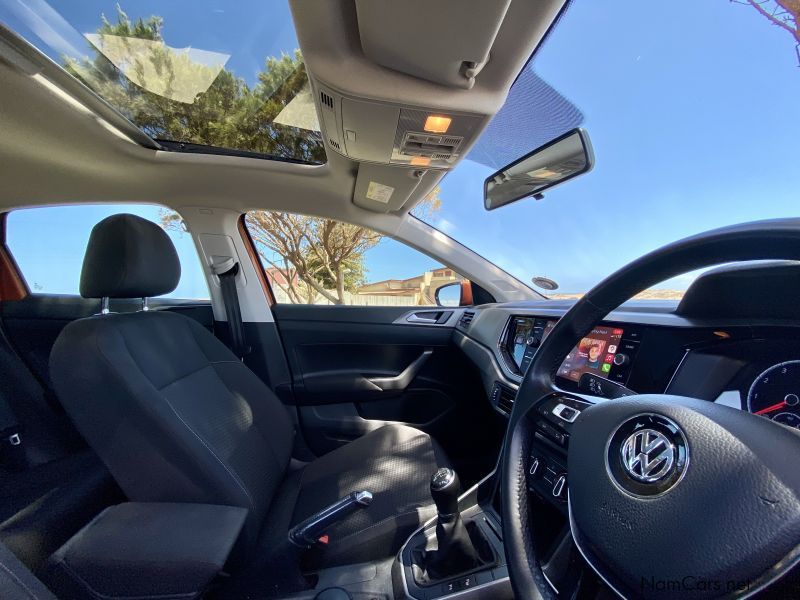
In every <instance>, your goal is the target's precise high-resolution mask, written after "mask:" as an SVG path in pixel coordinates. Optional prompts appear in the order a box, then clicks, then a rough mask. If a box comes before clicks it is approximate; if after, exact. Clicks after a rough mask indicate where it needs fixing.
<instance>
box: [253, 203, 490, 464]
mask: <svg viewBox="0 0 800 600" xmlns="http://www.w3.org/2000/svg"><path fill="white" fill-rule="evenodd" d="M245 222H246V225H247V229H248V232H249V233H250V235H251V237H252V239H253V240H254V241H255V246H256V250H257V252H258V255H259V258H260V260H261V262H262V265H263V267H264V270H265V272H266V275H267V279H268V281H269V283H270V285H271V288H272V292H273V296H274V298H275V303H274V304H273V305H272V314H273V317H274V319H275V322H276V324H277V330H278V332H279V336H280V340H281V343H282V345H283V348H284V350H285V353H286V359H287V362H288V365H289V369H290V371H291V380H292V394H291V397H292V401H293V402H294V404H295V405H296V408H297V414H298V421H299V423H300V426H301V428H302V432H303V434H304V438H305V441H306V443H307V444H308V446H309V448H310V449H311V450H312V451H313V453H314V454H317V455H319V454H323V453H325V452H327V451H329V450H331V449H333V448H336V447H338V446H340V445H342V444H344V443H346V442H348V441H350V440H352V439H354V438H356V437H359V436H361V435H363V434H365V433H367V432H369V431H371V430H374V429H376V428H378V427H380V426H381V425H383V424H385V423H389V422H391V423H403V424H408V425H412V426H414V427H417V428H419V429H422V430H423V431H426V432H428V433H430V434H432V435H433V436H434V438H435V439H437V440H438V441H439V442H440V443H441V444H442V445H443V446H444V447H445V449H446V450H447V451H448V454H450V455H451V456H458V457H459V458H460V459H463V461H464V463H465V465H464V468H466V469H468V470H469V469H473V468H474V469H485V468H486V465H485V464H483V465H481V466H477V465H478V463H481V462H485V461H484V460H483V455H482V451H484V452H485V450H486V449H487V448H489V447H493V446H496V444H497V442H498V439H499V438H498V435H497V432H498V428H499V425H498V422H497V421H496V420H495V416H494V414H493V413H492V411H491V410H490V409H489V405H488V403H487V402H486V398H485V397H484V395H483V388H482V386H481V384H480V381H479V379H478V375H477V373H475V372H474V369H472V368H471V367H470V366H469V363H468V362H467V360H466V358H465V357H464V356H463V354H462V353H461V351H460V350H459V349H458V348H457V347H456V346H455V345H454V344H453V343H452V335H453V328H454V327H455V324H456V323H457V322H458V320H459V319H460V318H462V317H463V315H464V313H465V312H468V311H469V310H470V309H469V307H463V306H437V304H436V292H437V290H439V289H440V288H443V287H444V286H446V285H450V286H454V287H456V288H458V287H459V286H461V285H462V283H461V282H462V281H463V278H462V277H461V276H460V275H459V274H458V273H455V272H454V271H453V270H452V269H449V268H448V267H446V266H442V265H440V264H437V263H436V261H434V260H432V259H431V258H429V257H427V256H425V255H423V254H422V253H420V252H418V251H416V250H414V249H412V248H410V247H407V246H405V245H403V244H402V243H401V242H399V241H397V240H394V239H391V238H387V237H383V236H380V235H379V234H376V233H374V232H371V231H369V230H366V229H364V228H362V227H358V226H355V225H349V224H343V223H340V222H337V221H333V220H331V219H318V218H313V217H301V216H297V215H287V214H285V213H267V212H264V211H259V212H258V213H250V214H248V216H247V219H246V221H245ZM287 236H296V237H295V239H286V237H287ZM331 240H339V241H338V242H337V241H331ZM304 246H305V247H306V249H305V251H306V252H307V253H308V254H307V255H306V256H305V257H303V256H292V255H291V252H292V251H293V250H292V249H293V248H295V249H296V248H301V249H302V248H303V247H304ZM351 247H354V248H355V250H354V251H352V252H350V250H351ZM320 254H321V255H324V256H333V257H339V256H346V257H347V258H346V260H345V267H342V264H336V263H335V261H332V262H334V264H333V265H331V264H321V265H320V264H318V263H319V262H320V261H319V255H320ZM315 258H316V259H317V264H314V263H313V261H314V259H315ZM309 263H312V264H311V266H309ZM344 268H347V269H349V270H350V272H349V273H347V272H345V273H341V271H343V270H344ZM337 269H338V272H337ZM331 271H333V274H331ZM354 272H355V276H349V275H351V274H353V273H354ZM469 285H470V284H469V283H468V282H465V283H464V286H465V287H468V286H469ZM486 454H492V453H490V452H489V453H486ZM467 463H468V464H467Z"/></svg>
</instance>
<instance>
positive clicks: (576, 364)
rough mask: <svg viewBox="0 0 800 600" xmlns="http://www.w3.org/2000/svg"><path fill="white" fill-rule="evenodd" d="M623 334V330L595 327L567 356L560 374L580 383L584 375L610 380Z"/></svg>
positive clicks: (559, 371) (559, 370)
mask: <svg viewBox="0 0 800 600" xmlns="http://www.w3.org/2000/svg"><path fill="white" fill-rule="evenodd" d="M622 334H623V330H622V329H620V328H618V327H605V326H598V327H595V328H594V329H593V330H592V332H591V333H590V334H589V335H587V336H586V337H585V338H583V339H582V340H581V341H580V342H578V345H577V346H576V347H575V348H573V350H572V352H570V353H569V354H567V357H566V358H565V359H564V362H563V363H561V367H560V368H559V369H558V374H559V375H560V376H561V377H566V378H567V379H571V380H572V381H579V380H580V378H581V375H583V374H584V373H594V374H595V375H599V376H600V377H606V378H608V374H609V373H610V372H611V367H612V366H613V364H614V355H615V354H616V353H617V349H618V348H619V346H620V342H621V340H622Z"/></svg>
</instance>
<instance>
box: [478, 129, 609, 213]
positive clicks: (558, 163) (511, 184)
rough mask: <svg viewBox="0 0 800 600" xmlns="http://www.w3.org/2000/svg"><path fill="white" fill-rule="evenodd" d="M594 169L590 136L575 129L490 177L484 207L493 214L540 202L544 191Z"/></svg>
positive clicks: (485, 192) (485, 184)
mask: <svg viewBox="0 0 800 600" xmlns="http://www.w3.org/2000/svg"><path fill="white" fill-rule="evenodd" d="M593 166H594V154H593V153H592V144H591V142H589V134H588V133H586V131H585V130H583V129H580V128H578V129H573V130H572V131H570V132H568V133H566V134H564V135H562V136H561V137H559V138H556V139H554V140H553V141H552V142H548V143H547V144H545V145H544V146H542V147H541V148H537V149H536V150H534V151H533V152H531V153H530V154H527V155H525V156H523V157H522V158H520V159H519V160H516V161H514V162H513V163H511V164H510V165H508V166H507V167H503V168H502V169H500V170H499V171H498V172H497V173H495V174H494V175H491V176H490V177H488V178H487V179H486V181H485V182H484V184H483V206H484V207H485V208H486V210H494V209H495V208H500V207H501V206H505V205H506V204H511V203H512V202H516V201H517V200H521V199H522V198H527V197H528V196H533V197H534V198H536V199H537V200H540V199H541V198H542V192H544V191H545V190H547V189H549V188H551V187H553V186H556V185H558V184H560V183H564V182H565V181H567V180H569V179H572V178H573V177H577V176H578V175H581V174H583V173H586V172H588V171H590V170H591V169H592V167H593Z"/></svg>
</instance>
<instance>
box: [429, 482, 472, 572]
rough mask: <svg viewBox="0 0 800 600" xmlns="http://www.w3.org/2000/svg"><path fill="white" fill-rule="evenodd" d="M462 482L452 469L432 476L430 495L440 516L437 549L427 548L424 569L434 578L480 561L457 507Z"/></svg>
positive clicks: (437, 523) (470, 566)
mask: <svg viewBox="0 0 800 600" xmlns="http://www.w3.org/2000/svg"><path fill="white" fill-rule="evenodd" d="M460 493H461V484H460V482H459V481H458V475H456V472H455V471H453V469H448V468H441V469H439V470H438V471H436V473H434V474H433V477H431V496H432V497H433V502H434V503H435V504H436V510H437V511H438V513H439V516H438V517H437V519H436V550H431V551H426V552H425V555H424V559H423V562H424V565H425V570H426V571H427V573H428V575H429V576H430V577H432V578H434V579H441V578H445V577H449V576H450V575H455V574H457V573H461V572H463V571H468V570H470V569H472V568H474V567H476V566H478V565H479V564H480V562H481V561H480V559H479V558H478V553H477V552H476V551H475V546H474V545H473V544H472V540H471V539H470V537H469V533H468V532H467V528H466V527H464V522H463V521H462V520H461V513H460V512H459V510H458V496H459V494H460Z"/></svg>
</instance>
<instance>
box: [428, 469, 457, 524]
mask: <svg viewBox="0 0 800 600" xmlns="http://www.w3.org/2000/svg"><path fill="white" fill-rule="evenodd" d="M460 494H461V482H460V481H459V480H458V475H456V472H455V471H453V469H447V468H444V467H443V468H441V469H439V470H438V471H436V473H434V474H433V477H431V496H432V497H433V502H434V504H436V511H437V512H438V513H439V516H440V517H442V516H446V515H454V514H456V513H457V512H458V496H459V495H460Z"/></svg>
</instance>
